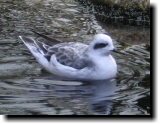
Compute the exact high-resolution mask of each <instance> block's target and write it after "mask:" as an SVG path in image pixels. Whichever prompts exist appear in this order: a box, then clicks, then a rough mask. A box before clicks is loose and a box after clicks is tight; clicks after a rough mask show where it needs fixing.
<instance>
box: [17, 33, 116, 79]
mask: <svg viewBox="0 0 160 125" xmlns="http://www.w3.org/2000/svg"><path fill="white" fill-rule="evenodd" d="M19 37H20V39H21V40H22V41H23V42H24V44H25V45H26V46H27V47H28V49H29V50H30V52H31V53H32V54H33V56H34V57H35V58H36V60H37V61H38V62H39V63H40V64H41V65H42V66H43V67H44V68H45V69H46V70H48V71H49V72H51V73H53V74H55V75H58V76H61V77H65V78H71V79H75V80H104V79H110V78H113V77H115V76H116V73H117V64H116V61H115V59H114V58H113V57H112V55H111V51H112V50H114V46H113V42H112V39H111V37H110V36H108V35H105V34H97V35H95V37H94V39H93V41H92V42H91V43H90V44H89V45H87V44H83V43H77V42H68V43H66V42H65V43H57V44H55V45H47V44H46V43H43V42H39V41H38V40H35V39H33V38H31V37H24V36H19Z"/></svg>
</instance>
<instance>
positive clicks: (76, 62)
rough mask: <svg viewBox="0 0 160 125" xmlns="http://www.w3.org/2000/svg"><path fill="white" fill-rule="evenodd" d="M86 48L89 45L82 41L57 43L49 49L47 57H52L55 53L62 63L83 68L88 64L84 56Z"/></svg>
mask: <svg viewBox="0 0 160 125" xmlns="http://www.w3.org/2000/svg"><path fill="white" fill-rule="evenodd" d="M79 46H80V47H79ZM82 48H83V49H82ZM80 49H81V50H80ZM86 49H87V45H85V44H80V43H73V42H71V43H62V44H57V45H55V46H52V47H49V48H48V49H47V53H46V58H48V59H50V58H51V56H52V55H53V54H54V55H56V58H57V60H58V62H60V63H61V64H63V65H66V66H70V67H73V68H76V69H81V68H84V67H85V66H86V65H87V63H86V61H85V59H84V58H82V57H83V55H84V53H85V50H86Z"/></svg>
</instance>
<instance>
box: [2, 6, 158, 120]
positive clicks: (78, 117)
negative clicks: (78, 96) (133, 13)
mask: <svg viewBox="0 0 160 125" xmlns="http://www.w3.org/2000/svg"><path fill="white" fill-rule="evenodd" d="M155 11H156V9H155V7H154V6H153V5H152V6H150V15H151V16H150V18H151V19H150V52H151V60H150V61H151V67H150V72H151V74H150V77H151V79H150V85H151V86H150V89H151V91H150V104H151V109H150V115H108V116H107V115H28V116H27V115H6V116H5V118H6V120H13V121H14V120H18V121H21V120H54V121H56V120H57V121H61V120H72V121H75V120H92V121H94V120H102V119H103V120H107V119H117V120H134V119H136V120H153V119H154V118H155V106H156V105H155V99H154V98H155V74H154V71H153V70H154V68H155V67H154V66H155V62H156V60H154V59H155V57H154V56H156V55H155V51H156V50H155V32H154V31H155V23H156V22H155V20H156V19H155ZM154 61H155V62H154Z"/></svg>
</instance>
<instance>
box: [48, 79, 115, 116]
mask: <svg viewBox="0 0 160 125" xmlns="http://www.w3.org/2000/svg"><path fill="white" fill-rule="evenodd" d="M69 82H72V81H67V82H66V83H69ZM78 83H79V84H78ZM50 89H51V88H50ZM52 89H53V91H54V96H56V97H58V98H60V99H63V100H65V101H67V102H74V104H73V105H74V106H75V107H77V105H83V104H82V103H84V104H85V106H86V107H87V109H86V110H89V112H90V113H91V114H100V115H103V114H105V115H109V114H110V113H111V112H110V110H111V109H112V104H113V95H114V94H115V92H116V91H117V90H118V87H117V85H116V79H112V80H103V81H91V82H72V85H71V84H70V85H69V84H68V85H67V84H66V85H65V83H64V85H62V84H61V85H59V84H58V83H57V84H56V85H55V86H54V87H53V88H52ZM76 102H77V103H76ZM79 103H81V104H79Z"/></svg>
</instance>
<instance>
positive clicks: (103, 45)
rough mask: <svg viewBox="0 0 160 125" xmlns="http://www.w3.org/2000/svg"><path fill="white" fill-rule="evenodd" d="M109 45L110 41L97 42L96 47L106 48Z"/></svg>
mask: <svg viewBox="0 0 160 125" xmlns="http://www.w3.org/2000/svg"><path fill="white" fill-rule="evenodd" d="M107 45H108V43H97V44H95V45H94V49H100V48H104V47H106V46H107Z"/></svg>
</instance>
